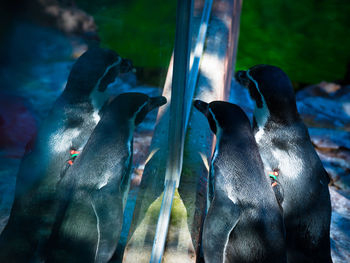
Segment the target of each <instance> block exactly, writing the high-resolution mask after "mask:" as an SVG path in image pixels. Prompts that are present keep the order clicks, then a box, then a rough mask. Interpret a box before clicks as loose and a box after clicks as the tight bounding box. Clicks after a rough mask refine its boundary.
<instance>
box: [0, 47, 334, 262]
mask: <svg viewBox="0 0 350 263" xmlns="http://www.w3.org/2000/svg"><path fill="white" fill-rule="evenodd" d="M131 69H132V63H131V62H130V61H129V60H127V59H123V58H121V57H120V56H119V55H118V54H116V53H115V52H114V51H111V50H108V49H103V48H98V47H95V48H90V49H89V50H88V51H86V52H85V53H84V54H83V55H82V56H81V57H80V58H79V59H78V60H77V61H76V63H75V64H74V66H73V68H72V70H71V72H70V74H69V77H68V81H67V85H66V88H65V90H64V91H63V93H62V94H61V96H60V97H59V98H58V99H57V101H56V102H55V104H54V106H53V108H52V110H51V111H50V112H49V113H48V117H47V118H46V119H45V120H44V121H43V123H42V124H41V126H40V129H39V132H38V134H37V136H36V138H35V139H34V147H33V148H32V149H27V151H26V153H25V155H24V157H23V159H22V162H21V165H20V168H19V172H18V175H17V181H16V190H15V199H14V203H13V206H12V209H11V214H10V217H9V221H8V223H7V225H6V227H5V229H4V231H3V232H2V233H1V235H0V262H4V263H6V262H9V263H12V262H16V263H17V262H68V263H69V262H108V261H109V260H110V259H111V257H112V256H113V254H114V252H115V250H116V246H117V243H118V240H119V236H120V232H121V227H122V222H123V213H124V208H125V203H126V198H127V194H128V191H129V186H130V172H131V164H132V151H133V149H132V143H133V131H134V129H135V126H136V125H138V124H139V123H141V122H142V121H143V119H144V118H145V116H146V114H147V113H148V112H150V111H151V110H153V109H156V108H158V107H160V106H162V105H164V104H165V103H166V102H167V101H166V98H165V97H163V96H159V97H149V96H147V95H145V94H142V93H123V94H121V95H119V96H117V97H116V98H114V99H110V98H109V96H108V95H107V94H106V92H105V91H106V88H107V86H108V84H110V83H111V82H112V81H113V80H114V79H115V77H116V76H117V75H118V74H119V73H126V72H128V71H130V70H131ZM236 79H237V80H238V81H239V82H240V83H241V84H242V85H243V86H245V87H247V88H248V90H249V93H250V96H251V97H252V99H253V100H254V101H255V110H254V117H253V125H252V126H253V127H251V124H250V121H249V120H248V118H247V116H246V115H245V113H244V112H243V111H242V110H241V109H240V108H239V107H238V106H237V105H234V104H231V103H228V102H224V101H213V102H210V103H206V102H204V101H200V100H196V101H194V103H193V105H194V107H195V108H196V109H198V110H199V111H200V112H201V113H203V114H204V116H205V117H206V118H207V120H208V123H209V126H210V129H211V130H212V131H213V133H214V134H215V135H216V147H215V151H214V154H213V156H212V162H211V168H210V174H209V182H208V210H207V214H206V217H205V221H204V226H203V233H202V250H203V254H204V260H205V262H206V263H221V262H222V263H224V262H225V263H227V262H242V263H243V262H247V263H248V262H251V263H252V262H266V263H267V262H288V263H294V262H295V263H299V262H332V260H331V255H330V237H329V231H330V218H331V205H330V196H329V190H328V182H329V179H328V176H327V173H326V171H325V170H324V168H323V166H322V164H321V161H320V159H319V158H318V156H317V154H316V152H315V150H314V148H313V146H312V143H311V141H310V138H309V135H308V131H307V128H306V127H305V125H304V124H303V122H302V121H301V119H300V117H299V115H298V112H297V109H296V103H295V98H294V92H293V88H292V85H291V82H290V80H289V78H288V76H287V75H286V74H285V73H284V72H283V71H282V70H281V69H279V68H277V67H274V66H268V65H259V66H255V67H252V68H250V69H249V70H247V71H239V72H237V74H236Z"/></svg>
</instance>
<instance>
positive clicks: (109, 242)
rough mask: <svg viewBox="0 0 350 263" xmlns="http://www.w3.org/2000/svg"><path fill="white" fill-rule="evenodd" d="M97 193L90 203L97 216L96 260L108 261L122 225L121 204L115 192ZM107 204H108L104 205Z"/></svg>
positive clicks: (115, 245)
mask: <svg viewBox="0 0 350 263" xmlns="http://www.w3.org/2000/svg"><path fill="white" fill-rule="evenodd" d="M101 190H102V191H100V192H99V193H95V195H93V200H92V203H91V204H92V205H93V207H94V211H95V213H96V217H97V218H99V220H98V221H99V222H98V224H99V226H98V228H99V230H98V231H99V242H98V248H97V252H96V258H95V261H96V262H108V261H109V260H110V259H111V258H112V256H113V254H114V252H115V249H116V247H117V244H118V241H119V237H120V233H121V230H122V225H123V204H122V201H121V199H120V198H118V196H117V195H116V194H110V193H108V191H107V193H103V190H105V189H103V188H102V189H101ZM106 204H108V206H106Z"/></svg>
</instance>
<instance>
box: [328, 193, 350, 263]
mask: <svg viewBox="0 0 350 263" xmlns="http://www.w3.org/2000/svg"><path fill="white" fill-rule="evenodd" d="M330 194H331V202H332V223H331V248H332V259H333V262H334V263H347V262H349V259H350V250H349V248H350V233H349V231H350V199H349V197H346V196H344V195H342V194H341V193H339V192H337V191H336V190H335V189H334V188H332V187H330Z"/></svg>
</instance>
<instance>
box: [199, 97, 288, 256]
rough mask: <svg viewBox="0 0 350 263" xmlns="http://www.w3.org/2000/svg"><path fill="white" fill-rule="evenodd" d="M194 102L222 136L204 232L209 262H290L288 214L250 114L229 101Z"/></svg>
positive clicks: (211, 178) (212, 172)
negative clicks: (270, 176) (267, 170)
mask: <svg viewBox="0 0 350 263" xmlns="http://www.w3.org/2000/svg"><path fill="white" fill-rule="evenodd" d="M194 106H195V107H196V108H197V109H198V110H199V111H201V112H202V113H203V114H204V115H205V116H206V117H207V119H208V122H209V125H210V128H211V130H212V131H213V132H214V133H215V135H216V147H215V152H214V154H213V157H212V161H211V168H210V175H209V191H208V192H209V202H210V206H209V210H208V213H207V216H206V217H205V221H204V228H203V235H202V245H203V252H204V259H205V262H206V263H221V262H222V263H224V262H225V263H228V262H242V263H243V262H266V263H273V262H286V248H285V236H284V225H283V218H282V213H281V210H280V208H279V205H278V203H277V200H276V197H275V195H274V193H273V190H272V188H271V186H270V182H269V179H268V178H267V177H266V176H265V175H264V167H263V163H262V160H261V158H260V155H259V150H258V147H257V144H256V142H255V139H254V135H253V132H252V129H251V126H250V123H249V120H248V117H247V116H246V115H245V113H244V112H243V111H242V110H241V109H240V108H239V107H238V106H236V105H234V104H231V103H228V102H223V101H214V102H211V103H210V104H208V103H205V102H203V101H200V100H196V101H195V102H194Z"/></svg>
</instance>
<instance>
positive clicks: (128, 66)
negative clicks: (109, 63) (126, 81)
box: [120, 58, 133, 73]
mask: <svg viewBox="0 0 350 263" xmlns="http://www.w3.org/2000/svg"><path fill="white" fill-rule="evenodd" d="M132 69H133V65H132V61H131V60H130V59H126V58H124V59H123V60H122V62H121V64H120V73H127V72H129V71H130V70H132Z"/></svg>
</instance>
